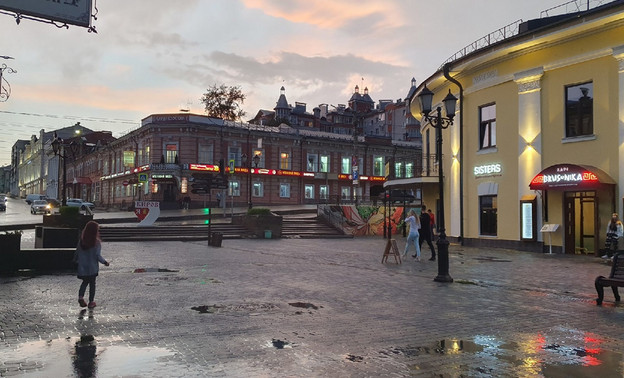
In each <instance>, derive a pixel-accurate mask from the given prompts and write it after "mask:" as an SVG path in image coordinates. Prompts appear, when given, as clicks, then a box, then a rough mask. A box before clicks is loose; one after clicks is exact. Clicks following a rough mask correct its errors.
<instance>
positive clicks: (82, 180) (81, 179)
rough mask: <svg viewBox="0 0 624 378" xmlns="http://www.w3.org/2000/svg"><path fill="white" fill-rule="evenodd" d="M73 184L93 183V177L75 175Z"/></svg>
mask: <svg viewBox="0 0 624 378" xmlns="http://www.w3.org/2000/svg"><path fill="white" fill-rule="evenodd" d="M72 184H85V185H91V179H90V178H88V177H74V181H72Z"/></svg>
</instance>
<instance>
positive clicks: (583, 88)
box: [565, 82, 594, 138]
mask: <svg viewBox="0 0 624 378" xmlns="http://www.w3.org/2000/svg"><path fill="white" fill-rule="evenodd" d="M565 102H566V105H565V106H566V110H565V112H566V113H565V117H566V119H565V126H566V130H565V131H566V138H571V137H576V136H584V135H592V134H593V133H594V121H593V119H594V85H593V83H592V82H589V83H584V84H577V85H570V86H567V87H566V89H565Z"/></svg>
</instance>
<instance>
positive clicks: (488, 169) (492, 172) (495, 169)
mask: <svg viewBox="0 0 624 378" xmlns="http://www.w3.org/2000/svg"><path fill="white" fill-rule="evenodd" d="M502 172H503V168H502V167H501V165H500V163H495V164H485V165H479V166H476V167H474V168H473V173H474V175H475V176H476V177H488V176H497V175H500V174H501V173H502Z"/></svg>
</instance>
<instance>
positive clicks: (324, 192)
mask: <svg viewBox="0 0 624 378" xmlns="http://www.w3.org/2000/svg"><path fill="white" fill-rule="evenodd" d="M319 197H320V198H321V199H323V200H326V199H328V198H329V186H327V185H321V186H320V187H319Z"/></svg>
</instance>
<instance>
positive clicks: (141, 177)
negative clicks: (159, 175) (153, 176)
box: [139, 173, 147, 182]
mask: <svg viewBox="0 0 624 378" xmlns="http://www.w3.org/2000/svg"><path fill="white" fill-rule="evenodd" d="M139 182H147V173H141V174H140V175H139Z"/></svg>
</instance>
